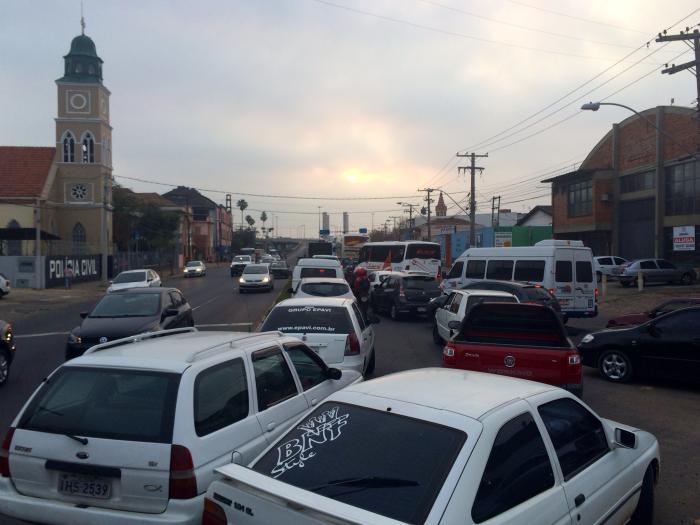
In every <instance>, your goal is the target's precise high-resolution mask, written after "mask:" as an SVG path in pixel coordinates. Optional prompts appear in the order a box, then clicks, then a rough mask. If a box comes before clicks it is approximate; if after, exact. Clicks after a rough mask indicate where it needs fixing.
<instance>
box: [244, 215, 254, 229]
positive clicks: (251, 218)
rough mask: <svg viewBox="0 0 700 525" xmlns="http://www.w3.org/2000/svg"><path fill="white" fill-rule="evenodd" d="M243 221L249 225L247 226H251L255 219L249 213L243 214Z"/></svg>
mask: <svg viewBox="0 0 700 525" xmlns="http://www.w3.org/2000/svg"><path fill="white" fill-rule="evenodd" d="M245 222H247V223H248V227H249V228H252V227H253V224H255V219H253V217H251V216H250V215H246V216H245Z"/></svg>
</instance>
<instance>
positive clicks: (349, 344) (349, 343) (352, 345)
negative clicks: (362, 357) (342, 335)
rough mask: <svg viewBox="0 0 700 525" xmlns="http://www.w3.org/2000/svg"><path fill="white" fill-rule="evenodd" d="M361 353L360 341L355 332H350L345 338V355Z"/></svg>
mask: <svg viewBox="0 0 700 525" xmlns="http://www.w3.org/2000/svg"><path fill="white" fill-rule="evenodd" d="M359 354H360V341H359V340H358V339H357V335H355V333H354V332H353V333H351V334H348V338H347V339H346V340H345V355H359Z"/></svg>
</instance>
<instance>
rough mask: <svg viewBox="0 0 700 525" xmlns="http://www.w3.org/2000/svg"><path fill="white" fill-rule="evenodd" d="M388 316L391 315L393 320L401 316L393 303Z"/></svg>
mask: <svg viewBox="0 0 700 525" xmlns="http://www.w3.org/2000/svg"><path fill="white" fill-rule="evenodd" d="M389 317H391V318H392V319H393V320H394V321H398V320H399V318H400V317H401V316H400V314H399V311H398V309H397V308H396V305H395V304H392V305H391V308H390V309H389Z"/></svg>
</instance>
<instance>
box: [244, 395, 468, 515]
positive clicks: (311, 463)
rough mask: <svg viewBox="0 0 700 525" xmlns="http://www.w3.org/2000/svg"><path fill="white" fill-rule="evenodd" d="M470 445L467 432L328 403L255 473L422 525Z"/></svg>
mask: <svg viewBox="0 0 700 525" xmlns="http://www.w3.org/2000/svg"><path fill="white" fill-rule="evenodd" d="M466 439H467V435H466V433H464V432H463V431H461V430H457V429H454V428H450V427H446V426H442V425H438V424H435V423H431V422H428V421H423V420H419V419H413V418H410V417H406V416H400V415H397V414H394V413H391V412H389V411H384V410H382V411H379V410H373V409H369V408H365V407H358V406H354V405H348V404H345V403H324V404H323V405H321V406H320V407H318V408H317V409H316V410H315V411H314V412H313V413H312V414H311V415H310V416H309V417H308V418H306V419H305V420H304V421H303V422H302V423H300V424H299V425H297V426H296V427H294V428H293V429H292V430H290V431H289V432H288V433H287V435H286V436H284V437H283V438H282V439H280V440H279V441H278V442H277V445H276V446H274V447H272V448H271V449H270V450H269V451H268V452H267V453H266V454H265V455H264V456H262V457H261V458H260V459H259V460H258V461H257V462H256V463H255V465H254V466H253V467H252V468H253V470H255V471H257V472H260V473H262V474H265V475H267V476H270V477H273V478H277V479H279V480H280V481H283V482H285V483H289V484H290V485H294V486H296V487H300V488H302V489H305V490H309V491H311V492H315V493H318V494H320V495H322V496H325V497H328V498H332V499H334V500H337V501H340V502H342V503H346V504H348V505H352V506H354V507H359V508H361V509H365V510H367V511H370V512H374V513H376V514H380V515H382V516H386V517H389V518H392V519H395V520H399V521H401V522H405V523H416V524H417V523H423V522H424V521H425V518H426V517H427V515H428V513H429V512H430V509H431V508H432V506H433V503H434V501H435V498H436V497H437V495H438V493H439V492H440V489H441V487H442V484H443V483H444V480H445V478H446V477H447V475H448V474H449V472H450V470H451V469H452V465H453V463H454V461H455V459H456V457H457V456H458V454H459V452H460V450H461V449H462V447H463V445H464V442H465V440H466ZM426 450H429V451H430V454H426V453H425V451H426Z"/></svg>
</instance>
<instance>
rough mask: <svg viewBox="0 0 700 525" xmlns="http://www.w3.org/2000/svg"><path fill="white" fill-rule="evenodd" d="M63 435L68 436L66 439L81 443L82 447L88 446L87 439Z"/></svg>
mask: <svg viewBox="0 0 700 525" xmlns="http://www.w3.org/2000/svg"><path fill="white" fill-rule="evenodd" d="M63 435H64V436H66V437H68V438H71V439H73V440H75V441H77V442H78V443H80V444H81V445H87V444H88V439H87V438H81V437H78V436H74V435H73V434H63Z"/></svg>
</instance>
